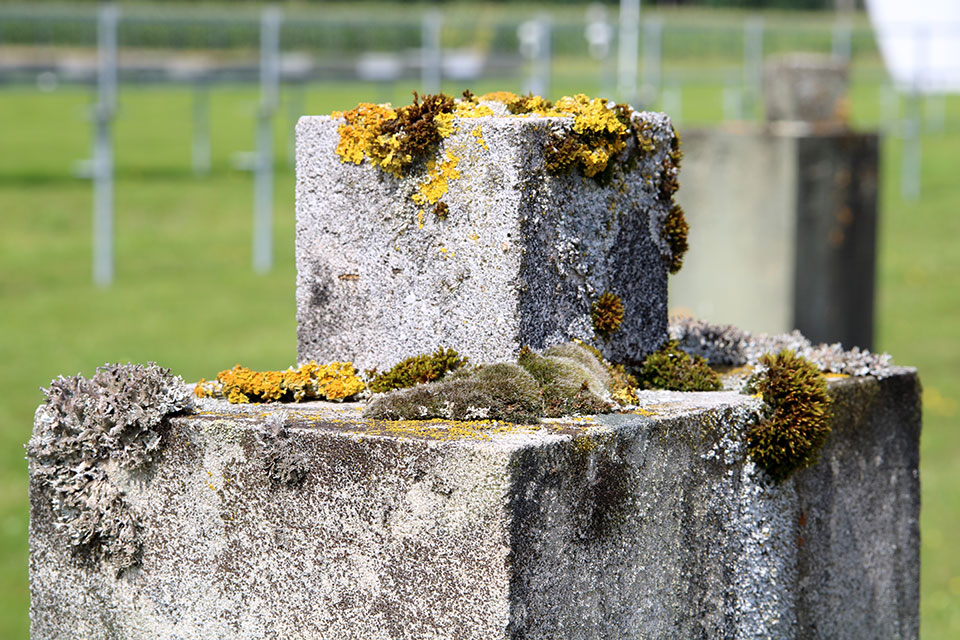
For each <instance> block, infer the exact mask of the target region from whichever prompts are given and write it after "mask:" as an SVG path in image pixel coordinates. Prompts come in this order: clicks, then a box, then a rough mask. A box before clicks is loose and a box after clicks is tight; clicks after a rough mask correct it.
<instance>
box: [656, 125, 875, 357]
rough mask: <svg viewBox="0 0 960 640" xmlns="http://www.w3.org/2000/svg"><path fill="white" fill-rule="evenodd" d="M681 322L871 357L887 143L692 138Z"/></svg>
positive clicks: (801, 134)
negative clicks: (864, 351)
mask: <svg viewBox="0 0 960 640" xmlns="http://www.w3.org/2000/svg"><path fill="white" fill-rule="evenodd" d="M683 149H684V163H683V171H682V173H681V177H680V179H681V184H682V188H681V189H680V191H679V192H678V193H677V201H678V202H679V203H680V204H681V205H682V206H683V208H684V210H685V211H686V216H687V219H688V220H689V222H690V252H689V254H688V256H687V258H686V260H685V263H684V268H683V270H682V271H680V273H678V274H677V275H676V276H673V277H672V278H671V279H670V306H671V309H673V310H678V311H687V312H690V313H692V315H694V316H696V317H699V318H702V319H705V320H710V321H712V322H716V323H721V324H733V325H736V326H739V327H742V328H744V329H748V330H750V331H754V332H765V333H772V334H775V333H783V332H788V331H791V330H792V329H799V330H800V331H801V333H803V334H804V335H805V336H807V337H808V338H810V340H811V341H813V342H814V343H817V342H827V343H833V342H841V343H843V345H844V347H846V348H848V349H849V348H852V347H854V346H858V347H861V348H868V349H869V348H872V347H873V324H874V322H873V318H874V299H875V293H874V292H875V285H874V280H875V265H876V235H877V171H878V163H879V139H878V136H877V135H876V134H872V133H855V132H851V131H848V130H845V129H837V128H832V129H830V130H828V131H822V132H817V131H813V130H811V129H810V127H809V125H807V124H805V123H773V124H771V125H769V126H768V127H767V128H765V129H741V130H734V129H731V130H718V131H705V130H694V131H685V132H684V135H683Z"/></svg>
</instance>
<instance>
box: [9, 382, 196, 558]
mask: <svg viewBox="0 0 960 640" xmlns="http://www.w3.org/2000/svg"><path fill="white" fill-rule="evenodd" d="M46 394H47V397H46V401H45V402H44V404H43V405H42V406H41V407H40V408H39V409H38V410H37V414H36V417H35V422H34V431H33V436H32V437H31V438H30V442H29V443H28V444H27V456H28V458H29V459H30V461H31V463H32V465H31V472H32V475H33V477H35V478H36V479H38V480H39V481H40V482H41V483H42V484H44V485H46V486H47V487H49V489H50V491H51V501H52V507H53V512H54V515H55V516H56V518H57V522H58V523H59V525H60V527H61V529H62V531H63V532H64V534H65V536H66V538H67V541H68V544H69V545H70V547H71V548H72V549H73V551H74V552H76V553H78V554H81V555H85V556H87V557H89V558H91V559H93V560H97V561H103V562H104V563H106V564H108V565H110V566H112V567H113V568H114V569H115V570H116V571H117V573H120V572H122V571H123V570H124V569H127V568H128V567H131V566H133V565H134V564H136V563H137V562H138V561H139V557H140V552H141V541H140V518H139V516H138V515H137V514H136V513H135V512H134V511H133V510H132V509H131V508H130V506H129V505H128V504H127V502H126V500H125V499H124V495H123V491H122V490H121V489H120V488H119V487H118V486H117V485H116V484H115V483H114V482H113V481H112V480H111V478H110V476H109V475H108V473H107V470H106V467H107V466H108V464H114V465H116V466H118V467H119V468H120V469H122V470H124V471H128V472H132V471H138V470H143V469H144V468H146V467H147V466H148V465H149V464H150V463H151V462H153V461H154V460H155V459H156V458H157V457H158V456H159V455H160V452H161V450H162V444H163V436H164V427H165V424H166V422H165V421H166V418H167V416H170V415H172V414H175V413H179V412H182V411H185V410H187V409H189V408H191V407H192V406H193V401H192V398H191V397H190V392H189V390H188V389H187V387H186V386H185V385H184V384H183V381H182V380H181V379H180V378H179V377H176V376H172V375H170V371H169V370H168V369H163V368H161V367H158V366H157V365H156V364H153V363H150V364H147V365H132V364H128V365H119V364H114V365H104V366H102V367H100V368H98V369H97V372H96V374H95V375H94V376H93V378H91V379H89V380H88V379H86V378H84V377H83V376H80V375H76V376H72V377H63V376H61V377H59V378H57V379H56V380H54V381H53V382H51V383H50V388H49V389H47V390H46Z"/></svg>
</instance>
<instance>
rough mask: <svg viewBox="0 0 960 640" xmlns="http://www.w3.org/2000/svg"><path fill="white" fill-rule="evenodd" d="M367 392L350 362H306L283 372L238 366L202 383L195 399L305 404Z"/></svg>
mask: <svg viewBox="0 0 960 640" xmlns="http://www.w3.org/2000/svg"><path fill="white" fill-rule="evenodd" d="M365 388H366V385H364V383H363V381H362V380H361V379H360V378H359V376H357V375H356V371H354V368H353V364H352V363H350V362H331V363H329V364H317V363H315V362H308V363H307V364H303V365H300V366H299V367H297V368H296V369H294V368H292V367H291V368H290V369H287V370H286V371H254V370H252V369H248V368H246V367H243V366H240V365H239V364H238V365H236V366H235V367H233V369H227V370H225V371H221V372H220V373H218V374H217V379H216V381H207V380H203V379H201V380H200V381H199V382H198V383H197V385H196V386H195V387H194V393H195V394H196V395H197V397H198V398H226V399H227V400H229V401H230V402H234V403H245V402H291V401H292V402H304V401H307V400H334V401H339V400H346V399H348V398H352V397H354V396H356V395H358V394H359V393H361V392H362V391H363V390H364V389H365Z"/></svg>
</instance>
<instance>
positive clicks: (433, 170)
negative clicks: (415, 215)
mask: <svg viewBox="0 0 960 640" xmlns="http://www.w3.org/2000/svg"><path fill="white" fill-rule="evenodd" d="M458 164H460V158H458V157H457V156H456V155H454V154H453V152H452V151H447V155H446V160H444V161H443V162H441V163H440V165H439V166H438V165H437V162H436V161H435V160H431V161H430V162H428V163H427V179H426V180H425V181H424V182H422V183H421V184H420V185H419V186H418V187H417V192H416V193H414V194H413V196H411V197H412V198H413V201H414V202H416V203H417V204H420V205H423V204H426V203H430V204H436V202H437V201H438V200H440V198H442V197H443V195H444V194H445V193H447V191H448V190H449V188H450V187H449V181H450V180H455V179H456V178H459V177H460V170H459V169H457V165H458Z"/></svg>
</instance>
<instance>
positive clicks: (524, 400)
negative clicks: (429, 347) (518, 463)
mask: <svg viewBox="0 0 960 640" xmlns="http://www.w3.org/2000/svg"><path fill="white" fill-rule="evenodd" d="M542 415H543V399H542V398H541V394H540V388H539V386H538V385H537V381H536V380H534V378H533V377H532V376H531V375H530V374H529V373H527V372H526V371H525V370H524V369H522V368H521V367H520V366H518V365H516V364H514V363H507V362H504V363H498V364H487V365H481V366H479V367H473V368H472V369H471V370H470V372H469V374H468V375H466V374H460V375H457V374H454V375H453V376H451V378H450V379H447V380H442V381H440V382H429V383H427V384H422V385H418V386H415V387H411V388H409V389H399V390H396V391H392V392H390V393H385V394H382V395H377V396H374V398H373V400H371V401H370V403H369V404H368V405H367V407H366V409H364V411H363V416H364V417H365V418H375V419H382V420H426V419H430V418H444V419H448V420H505V421H507V422H515V423H518V424H529V423H535V422H539V420H540V417H541V416H542Z"/></svg>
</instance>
